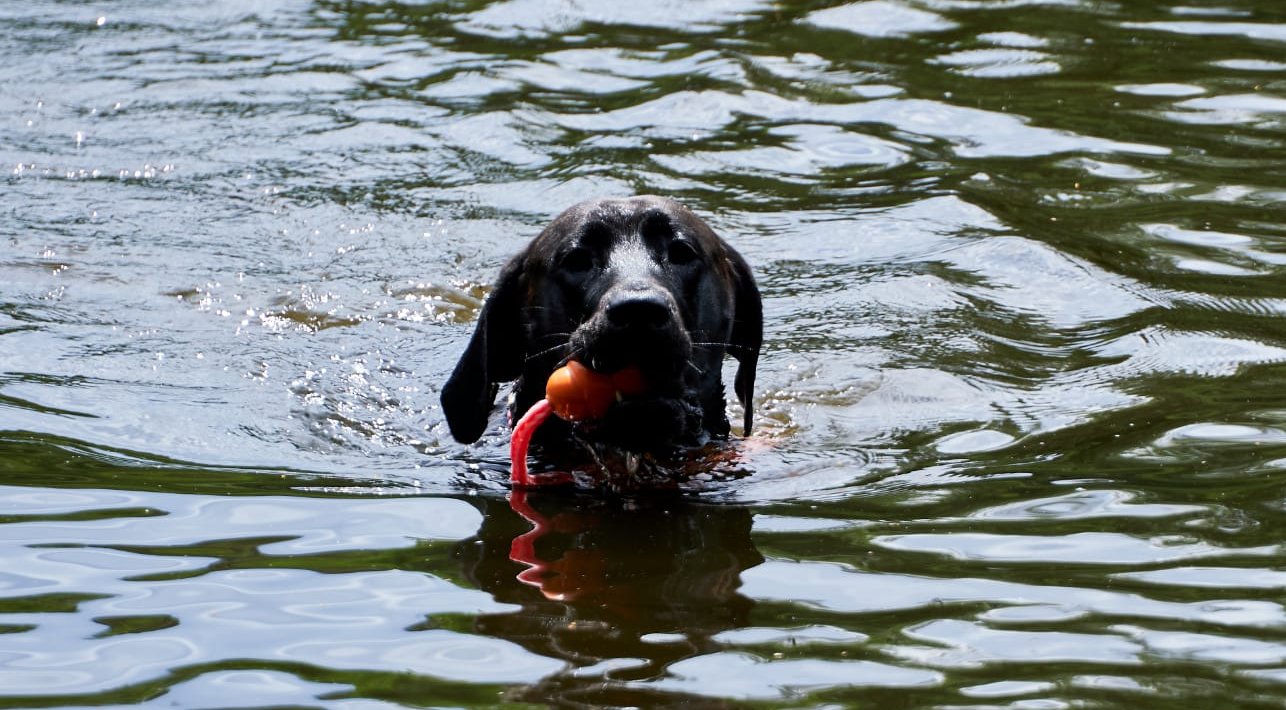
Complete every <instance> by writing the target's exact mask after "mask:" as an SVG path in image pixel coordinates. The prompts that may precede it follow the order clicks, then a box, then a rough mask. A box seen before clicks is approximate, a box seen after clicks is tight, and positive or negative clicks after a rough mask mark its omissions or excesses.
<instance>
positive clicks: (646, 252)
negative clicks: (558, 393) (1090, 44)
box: [442, 196, 763, 457]
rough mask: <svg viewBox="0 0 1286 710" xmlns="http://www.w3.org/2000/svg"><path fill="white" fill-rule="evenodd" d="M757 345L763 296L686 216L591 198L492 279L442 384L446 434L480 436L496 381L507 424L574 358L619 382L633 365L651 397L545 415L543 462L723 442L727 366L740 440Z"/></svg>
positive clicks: (729, 253) (540, 435)
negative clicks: (567, 416) (563, 453)
mask: <svg viewBox="0 0 1286 710" xmlns="http://www.w3.org/2000/svg"><path fill="white" fill-rule="evenodd" d="M762 339H763V310H762V305H761V302H760V296H759V290H758V287H757V286H756V284H755V279H754V276H753V275H752V274H751V271H750V267H749V266H748V265H747V263H746V261H745V259H743V258H742V257H741V255H740V254H738V253H737V251H736V250H735V249H733V248H732V247H731V246H730V245H728V244H727V243H726V242H725V241H724V240H723V239H721V238H720V237H719V236H718V235H716V234H715V233H714V231H713V230H712V229H710V227H709V226H708V225H706V223H705V222H704V221H702V220H701V219H700V218H699V217H697V216H696V215H695V214H693V213H692V212H691V211H690V210H688V209H687V208H686V207H684V206H682V205H680V204H679V203H678V202H675V201H674V200H671V199H667V198H663V197H656V196H638V197H630V198H624V199H599V200H591V201H588V202H583V203H581V204H578V205H575V206H573V207H571V208H570V209H568V210H567V211H565V212H563V213H562V214H561V215H559V216H558V217H557V218H555V219H554V221H553V222H551V223H550V224H549V226H547V227H546V228H545V229H544V230H543V231H542V232H541V233H540V234H539V235H538V236H537V237H536V238H535V239H534V240H532V241H531V242H530V243H529V244H528V245H527V247H526V248H525V249H523V250H522V251H521V252H520V253H518V254H517V255H516V256H514V257H513V258H512V259H511V260H510V261H509V262H508V263H507V264H506V265H505V266H504V268H503V269H501V272H500V276H499V279H498V280H497V282H496V286H495V290H494V291H492V293H491V296H490V297H489V298H488V299H487V300H486V302H485V303H484V304H483V307H482V310H481V313H480V314H479V317H478V322H477V325H476V328H475V330H474V333H473V336H472V338H471V339H470V340H469V344H468V346H467V347H466V348H465V351H464V354H463V355H462V356H461V358H460V360H459V363H458V364H457V365H456V367H455V370H454V371H453V372H452V373H451V376H450V378H449V379H448V380H447V382H446V384H445V386H444V387H443V388H442V408H443V411H444V413H445V414H446V420H447V425H448V427H449V428H450V430H451V434H452V435H453V436H454V437H455V438H456V439H457V440H458V441H461V442H464V443H469V442H473V441H476V440H477V439H479V438H480V437H481V436H482V434H483V432H484V431H485V430H486V427H487V421H488V417H489V415H490V412H491V410H492V407H493V406H494V403H495V398H496V394H497V392H498V387H499V385H500V383H503V382H508V381H511V380H515V381H516V383H515V385H514V389H513V396H512V398H511V404H510V407H511V409H510V417H511V420H512V421H517V418H518V417H520V416H521V415H522V414H523V413H524V412H526V411H527V409H529V408H530V407H531V406H532V404H534V403H535V402H537V401H538V400H540V399H541V398H542V397H544V390H545V381H546V379H548V377H549V375H550V373H551V372H553V370H555V369H556V368H558V367H560V366H561V365H563V364H565V363H566V362H567V361H568V360H570V359H575V360H579V361H580V362H582V363H583V364H585V365H588V366H589V367H590V368H591V369H594V370H597V371H601V372H614V371H616V370H618V369H620V368H622V367H625V366H628V365H634V366H637V367H639V368H640V369H641V370H642V373H643V376H644V379H645V380H646V382H647V384H648V388H647V392H646V393H645V394H644V395H641V396H638V397H632V398H627V399H624V400H621V401H617V402H616V403H615V404H613V405H612V406H611V408H610V409H609V410H608V412H607V414H606V415H604V416H603V417H602V418H601V419H600V420H598V421H595V422H591V423H585V424H576V425H571V424H568V423H566V422H563V421H562V420H559V419H557V418H551V419H550V420H549V421H548V422H547V423H546V424H545V425H543V426H542V427H541V429H540V430H539V431H538V432H537V438H536V443H537V445H538V446H539V447H540V448H541V450H542V452H543V455H544V456H546V457H548V456H550V455H551V454H556V453H557V451H558V449H559V448H561V447H564V446H567V445H568V444H569V443H570V442H571V441H572V440H573V439H579V440H580V441H581V443H585V442H589V443H592V444H595V445H599V446H606V447H609V448H616V449H619V450H621V451H625V452H632V453H640V454H655V455H664V454H666V453H671V452H673V451H675V450H676V449H678V448H681V447H690V446H697V445H700V444H702V443H704V442H705V441H707V440H708V439H710V438H711V437H715V438H722V437H725V436H726V435H727V434H728V433H729V429H730V427H729V423H728V418H727V413H726V401H725V394H724V384H723V374H722V370H723V368H722V364H723V360H724V357H725V355H731V356H732V357H734V358H736V360H737V361H738V368H737V373H736V376H735V380H734V384H733V389H734V392H735V393H736V396H737V398H738V399H739V400H740V402H741V405H742V407H743V411H744V418H743V421H742V425H743V432H744V433H745V434H749V432H750V426H751V420H752V415H753V410H752V395H753V391H754V384H755V368H756V365H757V362H758V358H759V350H760V345H761V343H762Z"/></svg>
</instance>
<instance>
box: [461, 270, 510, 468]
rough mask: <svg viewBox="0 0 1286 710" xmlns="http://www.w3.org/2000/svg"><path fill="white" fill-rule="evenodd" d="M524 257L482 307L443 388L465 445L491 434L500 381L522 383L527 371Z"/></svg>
mask: <svg viewBox="0 0 1286 710" xmlns="http://www.w3.org/2000/svg"><path fill="white" fill-rule="evenodd" d="M523 258H524V256H523V255H522V254H519V255H518V256H517V257H514V258H513V259H512V260H511V261H510V262H509V263H508V264H505V267H504V268H503V269H501V271H500V278H499V279H498V280H497V282H496V289H495V290H494V291H492V292H491V295H490V296H489V297H488V298H487V301H486V303H484V304H482V311H481V312H480V313H479V314H478V324H477V326H475V328H474V331H473V337H472V338H470V339H469V346H468V347H466V348H465V349H464V354H463V355H461V356H460V361H459V362H458V363H456V366H455V370H454V371H453V372H452V373H451V377H449V378H448V379H447V381H446V384H445V385H443V386H442V411H443V413H444V414H446V417H447V426H448V427H449V428H450V429H451V436H454V437H455V439H456V441H459V442H461V443H464V444H468V443H471V442H474V441H477V440H478V438H479V437H481V436H482V432H483V431H484V430H486V428H487V415H489V414H490V413H491V406H492V404H494V403H495V401H496V391H497V389H498V388H499V383H501V382H507V381H509V380H513V379H517V377H518V375H519V374H521V372H522V359H523V353H524V351H525V349H524V348H523V344H522V343H523V339H524V328H523V325H522V319H521V317H520V314H521V312H522V285H521V281H522V263H523Z"/></svg>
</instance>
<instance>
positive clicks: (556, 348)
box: [523, 341, 571, 362]
mask: <svg viewBox="0 0 1286 710" xmlns="http://www.w3.org/2000/svg"><path fill="white" fill-rule="evenodd" d="M569 347H571V342H570V341H565V342H562V343H559V344H557V345H555V346H554V347H552V348H545V349H544V350H541V351H540V352H538V353H533V354H531V355H528V356H527V357H525V358H523V362H531V361H532V360H535V359H536V358H538V357H544V356H546V355H548V354H550V353H553V352H557V351H559V350H562V349H563V348H569Z"/></svg>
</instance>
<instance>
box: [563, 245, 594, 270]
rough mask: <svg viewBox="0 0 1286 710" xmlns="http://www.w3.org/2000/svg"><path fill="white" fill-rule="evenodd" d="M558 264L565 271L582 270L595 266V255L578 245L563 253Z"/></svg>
mask: <svg viewBox="0 0 1286 710" xmlns="http://www.w3.org/2000/svg"><path fill="white" fill-rule="evenodd" d="M558 265H559V266H560V267H562V268H563V270H565V271H571V272H581V271H589V270H590V269H592V268H594V255H593V254H592V253H590V251H589V250H588V249H586V248H584V247H577V248H575V249H572V250H571V251H569V252H567V253H566V254H563V258H562V259H561V260H559V262H558Z"/></svg>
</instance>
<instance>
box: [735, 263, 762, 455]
mask: <svg viewBox="0 0 1286 710" xmlns="http://www.w3.org/2000/svg"><path fill="white" fill-rule="evenodd" d="M728 262H729V263H730V264H731V265H732V276H733V280H734V281H735V282H736V283H735V285H734V288H733V299H734V305H733V313H732V334H731V336H730V337H729V338H728V342H729V343H730V345H729V347H728V352H729V353H730V354H731V355H732V356H733V357H735V358H736V359H737V377H736V379H735V380H734V381H733V391H735V392H736V393H737V399H738V400H740V401H741V408H742V410H743V411H744V412H745V417H744V418H743V419H742V422H741V426H742V429H741V433H742V436H750V423H751V420H752V419H753V417H754V405H755V400H754V396H755V368H756V367H757V366H758V365H759V348H760V346H762V345H763V342H764V306H763V301H762V300H761V299H760V297H759V287H758V286H757V285H755V277H754V274H752V273H750V265H749V264H747V263H746V260H745V259H743V258H742V256H741V255H740V254H738V253H737V252H736V251H734V250H733V249H731V248H729V249H728Z"/></svg>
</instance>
